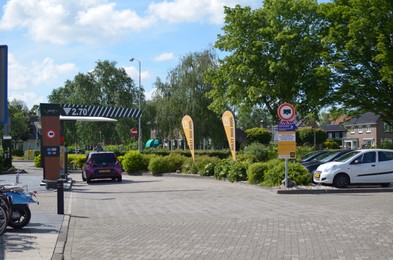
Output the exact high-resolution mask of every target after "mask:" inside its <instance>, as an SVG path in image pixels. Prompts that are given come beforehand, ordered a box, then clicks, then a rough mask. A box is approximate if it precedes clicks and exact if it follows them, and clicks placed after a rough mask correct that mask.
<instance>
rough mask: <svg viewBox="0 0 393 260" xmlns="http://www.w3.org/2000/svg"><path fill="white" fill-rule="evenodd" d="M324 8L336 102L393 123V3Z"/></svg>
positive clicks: (350, 1) (339, 2) (362, 0)
mask: <svg viewBox="0 0 393 260" xmlns="http://www.w3.org/2000/svg"><path fill="white" fill-rule="evenodd" d="M322 6H323V9H322V10H323V13H324V14H325V16H326V19H327V21H328V22H329V26H330V29H329V34H328V36H327V37H325V39H324V41H325V42H326V43H327V44H329V47H330V49H331V51H330V53H329V54H330V55H329V56H330V57H331V60H330V61H329V63H330V64H331V65H332V67H334V71H335V74H334V78H335V82H336V84H337V89H338V90H337V95H336V97H335V100H336V101H338V103H339V104H342V105H344V106H345V107H347V108H352V109H354V110H357V111H361V112H364V111H370V112H374V113H375V114H377V115H380V116H381V118H382V120H383V121H385V122H387V123H393V114H392V113H391V107H392V106H393V103H392V102H393V101H392V97H393V44H392V41H393V40H392V35H393V17H392V13H393V2H392V1H385V0H336V1H333V2H332V3H327V4H324V5H322Z"/></svg>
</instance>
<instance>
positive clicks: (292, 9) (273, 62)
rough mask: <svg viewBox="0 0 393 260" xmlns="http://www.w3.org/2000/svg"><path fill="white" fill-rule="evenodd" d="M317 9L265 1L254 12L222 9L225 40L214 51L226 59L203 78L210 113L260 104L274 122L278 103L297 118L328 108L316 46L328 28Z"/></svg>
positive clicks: (326, 77) (327, 84) (326, 76)
mask: <svg viewBox="0 0 393 260" xmlns="http://www.w3.org/2000/svg"><path fill="white" fill-rule="evenodd" d="M319 8H320V7H319V5H318V4H317V2H316V1H314V0H304V1H295V0H289V1H288V0H265V1H264V2H263V8H260V9H256V10H251V8H250V7H240V6H236V7H234V8H229V7H226V8H225V15H226V16H225V26H224V27H223V32H224V34H222V35H219V36H218V40H217V41H216V44H215V46H216V47H217V48H218V49H220V50H221V51H225V52H228V53H230V54H229V55H228V56H226V57H225V58H224V59H222V60H220V66H219V67H216V68H213V69H212V70H211V71H210V72H209V74H208V76H207V80H208V82H209V83H210V84H211V85H212V87H213V89H212V90H211V91H210V92H209V94H208V96H209V97H210V98H211V99H212V104H211V105H210V107H211V108H212V109H214V110H215V111H221V110H223V109H225V108H226V107H227V106H228V105H230V106H235V107H236V108H238V109H242V108H243V107H246V108H248V107H252V106H254V105H256V104H259V105H261V106H263V107H264V108H265V109H267V110H268V112H269V114H270V115H271V116H272V117H273V118H276V117H277V112H276V111H277V107H278V106H279V105H280V104H281V103H283V102H290V103H294V105H296V108H297V111H298V112H299V113H301V114H307V113H309V112H311V111H319V110H320V108H321V107H323V106H324V105H326V104H327V103H329V101H330V100H329V97H330V96H331V94H332V91H333V88H332V87H331V86H332V82H331V81H330V75H331V70H330V69H329V67H328V65H327V64H326V60H325V58H324V54H325V53H326V52H327V50H326V49H325V46H324V45H323V44H322V42H321V38H322V36H323V35H325V34H326V30H327V27H326V25H325V23H324V17H323V16H322V15H321V14H320V13H319Z"/></svg>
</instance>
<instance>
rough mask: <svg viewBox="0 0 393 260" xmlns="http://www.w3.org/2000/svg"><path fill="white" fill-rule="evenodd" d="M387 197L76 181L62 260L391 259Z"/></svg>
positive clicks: (392, 220) (153, 180)
mask: <svg viewBox="0 0 393 260" xmlns="http://www.w3.org/2000/svg"><path fill="white" fill-rule="evenodd" d="M74 179H76V180H78V177H75V178H74ZM392 196H393V194H392V193H357V194H312V195H283V194H277V193H274V192H271V190H269V189H263V188H258V187H255V186H249V185H240V184H237V183H228V182H225V181H217V180H214V179H209V178H187V177H170V176H163V177H153V176H124V178H123V182H122V183H116V182H111V181H98V182H93V183H92V184H90V185H87V184H86V183H84V182H81V181H79V180H78V181H77V183H76V184H75V185H74V188H73V191H72V194H71V198H70V200H71V205H72V207H71V212H70V215H71V220H70V225H69V233H68V240H67V244H66V248H65V254H64V259H393V217H392V213H393V203H392V198H393V197H392Z"/></svg>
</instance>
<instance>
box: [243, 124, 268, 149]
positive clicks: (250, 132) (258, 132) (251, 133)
mask: <svg viewBox="0 0 393 260" xmlns="http://www.w3.org/2000/svg"><path fill="white" fill-rule="evenodd" d="M246 136H247V142H248V143H249V144H251V143H254V142H258V143H261V144H266V145H267V144H269V143H270V140H271V139H272V134H271V133H270V132H269V130H267V129H265V128H259V127H255V128H250V129H247V130H246Z"/></svg>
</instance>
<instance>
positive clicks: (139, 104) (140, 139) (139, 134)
mask: <svg viewBox="0 0 393 260" xmlns="http://www.w3.org/2000/svg"><path fill="white" fill-rule="evenodd" d="M134 60H135V61H137V62H138V65H139V89H138V108H139V111H140V110H141V61H140V60H138V59H135V58H131V59H130V61H131V62H133V61H134ZM138 150H139V153H141V152H142V129H141V117H139V118H138Z"/></svg>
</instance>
